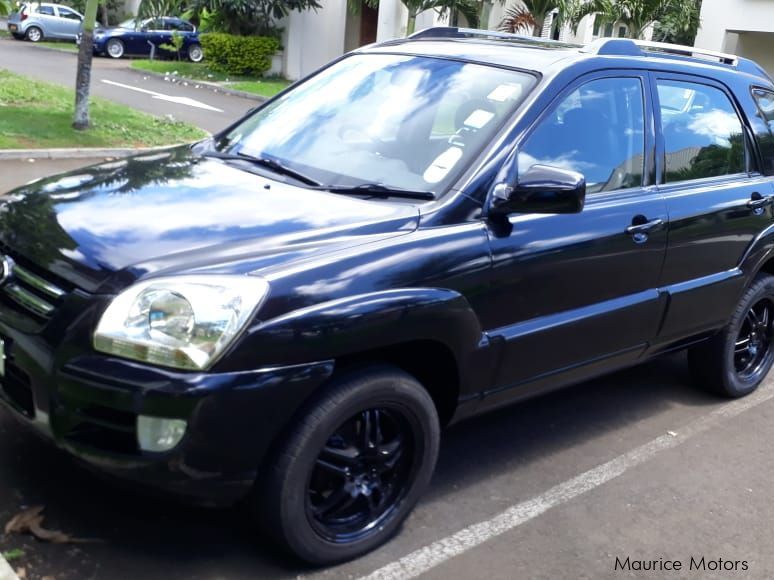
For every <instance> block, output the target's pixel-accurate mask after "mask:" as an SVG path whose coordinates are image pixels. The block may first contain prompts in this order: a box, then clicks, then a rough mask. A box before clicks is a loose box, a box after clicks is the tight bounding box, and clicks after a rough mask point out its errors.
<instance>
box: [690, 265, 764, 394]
mask: <svg viewBox="0 0 774 580" xmlns="http://www.w3.org/2000/svg"><path fill="white" fill-rule="evenodd" d="M773 324H774V276H769V275H766V274H761V275H758V276H757V277H756V278H755V280H753V282H752V284H750V287H749V288H747V290H745V292H744V294H743V295H742V298H741V300H740V301H739V304H737V307H736V308H735V309H734V313H733V314H732V315H731V320H730V321H729V323H728V324H727V325H726V327H725V328H724V329H723V330H722V331H720V332H719V333H718V334H716V335H715V336H714V337H712V338H711V339H710V340H708V341H707V342H705V343H703V344H701V345H699V346H696V347H694V348H692V349H690V350H689V351H688V362H689V364H690V367H691V371H692V373H693V375H694V377H695V378H696V380H697V382H698V384H699V385H700V386H701V387H702V388H704V389H707V390H709V391H711V392H713V393H716V394H719V395H723V396H726V397H743V396H745V395H749V394H750V393H752V392H753V391H754V390H755V389H757V388H758V385H760V383H761V382H762V381H763V379H765V378H766V375H767V374H768V372H769V370H770V369H771V366H772V363H774V333H773V332H772V328H773V327H772V325H773Z"/></svg>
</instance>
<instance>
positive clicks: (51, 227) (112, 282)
mask: <svg viewBox="0 0 774 580" xmlns="http://www.w3.org/2000/svg"><path fill="white" fill-rule="evenodd" d="M3 200H4V204H3V205H2V207H0V243H2V245H3V246H4V247H5V248H6V250H7V251H10V252H11V253H12V254H14V256H16V257H17V259H18V260H25V261H27V262H28V263H30V264H31V265H33V266H37V267H38V268H42V269H45V270H47V271H49V272H51V273H53V274H55V275H56V276H58V277H60V278H63V279H65V280H66V281H69V282H70V283H72V284H74V285H75V286H78V287H80V288H82V289H84V290H86V291H89V292H114V291H117V290H118V289H120V288H122V287H125V286H127V285H128V284H130V283H132V282H133V281H134V280H136V279H137V278H140V277H143V276H147V275H149V274H167V273H170V274H171V273H176V274H177V273H182V272H202V271H209V272H218V273H247V272H255V271H259V270H260V269H261V268H264V267H268V266H276V264H277V263H278V261H291V260H294V259H302V258H305V257H308V256H309V255H310V254H311V253H317V252H322V251H330V250H333V249H337V248H342V247H347V246H351V245H355V244H361V243H366V242H369V241H376V240H379V239H382V238H385V237H387V236H394V235H399V234H402V233H407V232H410V231H413V230H414V229H415V228H416V226H417V222H418V209H417V207H416V206H413V205H412V204H410V203H401V202H393V201H392V200H389V201H388V200H370V201H369V200H364V199H362V198H356V197H351V196H342V195H335V194H331V193H327V192H321V191H313V190H309V189H305V188H302V187H297V186H294V185H291V184H289V183H286V182H283V181H277V179H269V178H268V177H264V176H262V175H256V174H254V173H251V172H247V171H244V170H241V169H238V166H234V165H229V164H227V162H224V161H221V160H217V159H213V158H202V157H199V156H196V155H194V154H192V153H191V151H190V149H189V148H188V147H185V148H178V149H173V150H167V151H162V152H157V153H153V154H146V155H140V156H136V157H132V158H129V159H125V160H121V161H116V162H111V163H104V164H101V165H96V166H93V167H88V168H85V169H82V170H79V171H73V172H70V173H65V174H62V175H59V176H55V177H51V178H47V179H43V180H39V181H36V182H33V183H30V184H28V185H26V186H23V187H21V188H18V189H16V190H14V191H12V192H10V193H9V194H7V195H6V196H5V197H4V198H3Z"/></svg>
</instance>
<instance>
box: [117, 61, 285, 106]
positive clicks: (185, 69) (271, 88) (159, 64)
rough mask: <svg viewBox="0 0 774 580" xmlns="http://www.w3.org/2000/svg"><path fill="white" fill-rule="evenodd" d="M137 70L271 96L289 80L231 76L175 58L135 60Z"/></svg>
mask: <svg viewBox="0 0 774 580" xmlns="http://www.w3.org/2000/svg"><path fill="white" fill-rule="evenodd" d="M130 66H131V67H132V68H135V69H137V70H144V71H149V72H155V73H160V74H169V75H171V74H176V75H177V76H179V77H181V78H186V79H191V80H199V81H209V82H213V83H224V86H225V87H228V88H232V89H236V90H239V91H245V92H247V93H253V94H255V95H261V96H262V97H273V96H274V95H276V94H277V93H278V92H280V91H281V90H282V89H284V88H285V87H287V86H288V85H289V84H290V81H286V80H285V79H280V78H267V79H255V78H252V77H233V76H231V77H230V76H229V75H225V74H223V73H219V72H214V71H211V70H210V69H208V68H207V65H206V63H193V62H182V61H175V60H135V61H132V64H131V65H130Z"/></svg>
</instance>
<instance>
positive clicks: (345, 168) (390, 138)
mask: <svg viewBox="0 0 774 580" xmlns="http://www.w3.org/2000/svg"><path fill="white" fill-rule="evenodd" d="M535 81H536V79H535V77H534V76H532V75H531V74H527V73H524V72H519V71H515V70H510V69H501V68H495V67H491V66H485V65H480V64H471V63H466V62H459V61H454V60H446V59H438V58H431V57H422V56H407V55H392V54H360V55H353V56H350V57H347V58H345V59H343V60H341V61H339V62H338V63H336V64H334V65H332V66H331V67H329V68H328V69H326V70H324V71H322V72H321V73H319V74H318V75H316V76H314V77H312V78H311V79H310V80H308V81H307V82H305V83H303V84H302V85H300V86H299V87H297V88H296V89H294V90H292V91H290V92H288V93H287V94H285V95H283V96H281V97H280V98H278V99H277V100H275V101H273V102H272V103H270V104H268V105H267V106H265V107H263V108H262V109H260V110H259V111H257V112H256V113H255V114H254V115H252V116H251V117H250V118H248V119H247V120H246V121H245V122H244V123H242V124H240V125H239V126H237V127H236V128H235V129H233V130H231V131H230V132H229V133H227V134H226V135H224V136H223V137H221V139H220V140H219V141H218V142H217V144H216V147H217V148H218V149H219V150H221V151H223V152H227V153H234V154H241V155H249V156H251V157H263V158H269V159H273V160H275V161H279V162H281V163H283V164H284V165H286V166H288V167H290V168H292V169H294V170H296V171H298V172H301V173H303V174H304V175H306V176H308V177H311V178H313V179H314V180H315V181H317V182H319V183H322V184H325V185H328V186H332V185H337V186H354V185H360V184H363V183H379V184H382V185H385V186H388V187H392V188H400V189H407V190H413V191H428V192H434V193H439V192H442V191H443V190H444V189H445V188H446V187H447V186H448V185H449V184H450V183H451V181H452V180H453V179H454V177H455V176H456V175H458V174H459V173H460V172H461V171H462V170H463V169H464V168H465V167H466V166H467V165H468V164H469V163H471V162H472V160H473V159H474V158H475V156H476V155H478V153H479V152H480V151H481V150H482V149H483V147H485V146H486V145H487V144H488V143H489V142H490V141H491V139H492V138H493V137H494V135H495V133H497V131H498V130H499V129H500V128H501V127H502V126H503V124H504V123H505V122H506V120H507V119H508V118H509V117H510V116H511V115H512V114H513V111H514V110H515V109H516V107H517V106H518V105H519V103H521V101H522V100H523V99H524V97H525V96H526V94H527V93H528V92H529V91H530V89H531V88H532V87H533V85H534V84H535Z"/></svg>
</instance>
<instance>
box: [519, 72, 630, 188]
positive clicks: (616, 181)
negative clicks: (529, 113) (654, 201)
mask: <svg viewBox="0 0 774 580" xmlns="http://www.w3.org/2000/svg"><path fill="white" fill-rule="evenodd" d="M644 158H645V121H644V106H643V93H642V83H641V82H640V80H639V79H638V78H605V79H599V80H595V81H591V82H588V83H586V84H584V85H581V86H580V87H579V88H578V89H576V90H575V91H573V92H572V93H571V94H570V95H569V96H567V97H566V98H565V99H563V100H562V102H561V103H559V105H558V106H556V107H555V108H554V109H553V110H552V111H551V112H550V113H549V114H548V115H547V116H546V117H544V118H543V119H542V120H541V121H540V124H539V125H538V126H537V128H536V129H535V131H534V132H533V133H532V134H531V135H530V136H529V137H528V138H527V140H526V141H525V142H524V143H523V144H522V146H521V147H520V149H519V173H524V172H525V171H527V170H528V169H529V168H530V167H531V166H532V165H535V164H540V165H551V166H553V167H561V168H563V169H569V170H571V171H577V172H578V173H582V174H583V175H584V176H585V178H586V187H587V191H588V193H597V192H603V191H611V190H616V189H627V188H630V187H640V186H641V185H642V174H643V167H644Z"/></svg>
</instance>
